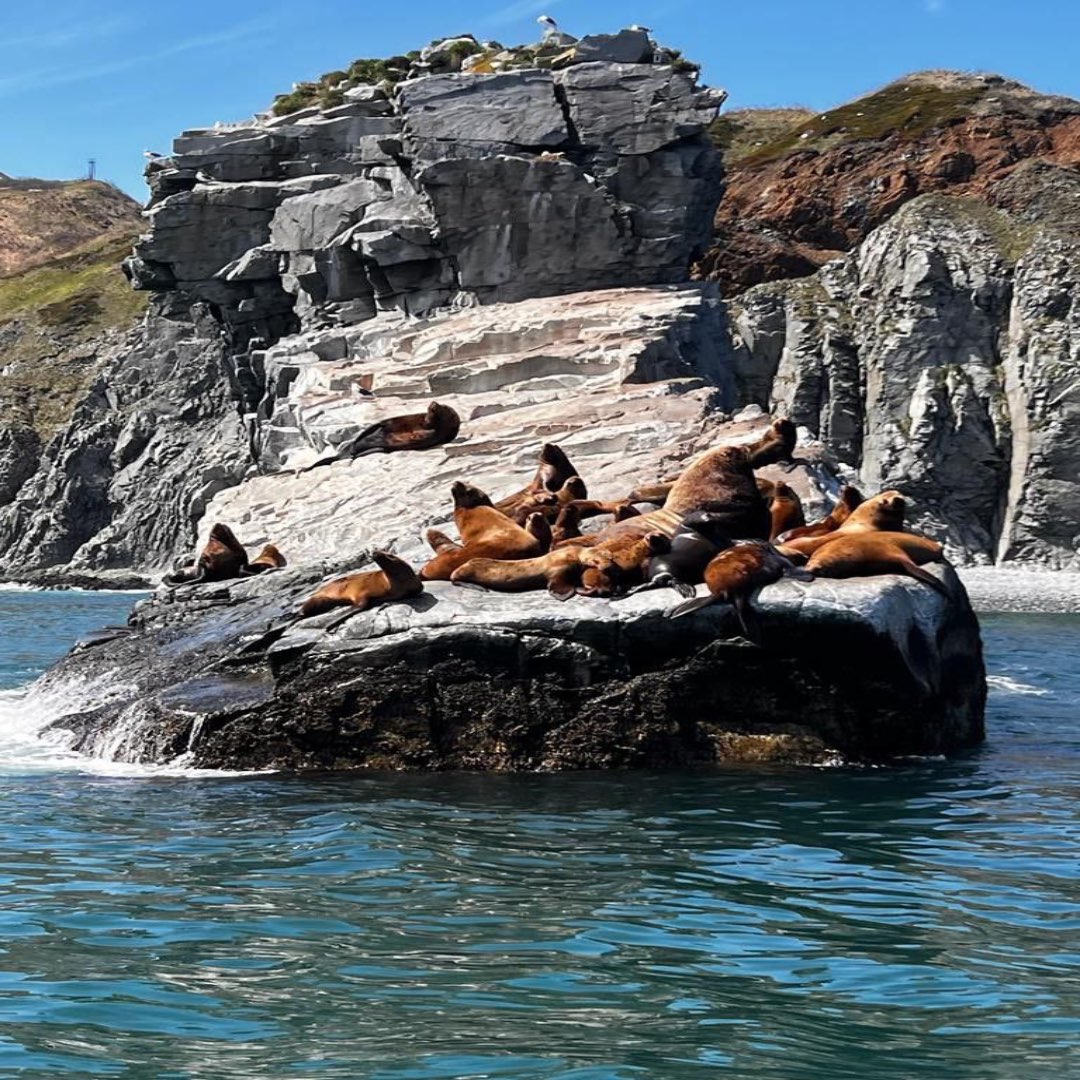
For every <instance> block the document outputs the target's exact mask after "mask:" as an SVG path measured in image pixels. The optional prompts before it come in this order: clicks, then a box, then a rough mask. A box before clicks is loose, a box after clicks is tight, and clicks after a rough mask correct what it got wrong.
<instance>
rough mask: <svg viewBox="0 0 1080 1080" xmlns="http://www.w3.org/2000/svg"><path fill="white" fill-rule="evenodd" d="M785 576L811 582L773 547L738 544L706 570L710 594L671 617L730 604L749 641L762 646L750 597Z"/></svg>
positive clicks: (671, 613) (679, 608) (676, 610)
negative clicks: (719, 604)
mask: <svg viewBox="0 0 1080 1080" xmlns="http://www.w3.org/2000/svg"><path fill="white" fill-rule="evenodd" d="M785 575H788V576H790V577H794V578H797V579H798V580H800V581H809V580H811V579H812V575H811V574H810V572H809V571H807V570H800V569H799V568H798V567H796V566H795V565H794V564H793V563H792V562H791V561H790V560H789V559H786V558H784V556H783V555H781V554H780V553H779V552H778V551H777V550H776V548H775V547H773V545H772V544H764V543H748V544H736V545H735V546H734V547H730V548H728V549H727V551H721V552H720V554H719V555H717V556H716V557H715V558H713V559H712V561H711V562H710V563H709V565H708V566H707V567H706V568H705V584H706V585H707V586H708V587H709V595H708V596H698V597H695V598H694V599H693V600H687V601H685V602H684V603H682V604H679V605H678V606H677V607H674V608H672V609H671V611H669V612H668V618H669V619H678V618H681V617H682V616H683V615H689V614H690V612H692V611H698V610H699V609H700V608H703V607H708V606H709V604H714V603H716V602H718V601H720V602H723V603H727V604H731V605H732V606H733V607H734V608H735V614H736V615H737V616H738V618H739V625H740V626H741V627H742V629H743V633H744V634H745V635H746V637H747V638H748V639H749V640H750V641H753V642H756V643H758V644H760V642H761V633H760V629H759V627H758V625H757V618H756V615H755V612H754V609H753V607H752V606H751V604H750V597H751V595H752V594H753V593H754V592H755V591H756V590H757V589H761V588H764V586H766V585H771V584H772V583H773V582H774V581H779V580H780V578H782V577H784V576H785Z"/></svg>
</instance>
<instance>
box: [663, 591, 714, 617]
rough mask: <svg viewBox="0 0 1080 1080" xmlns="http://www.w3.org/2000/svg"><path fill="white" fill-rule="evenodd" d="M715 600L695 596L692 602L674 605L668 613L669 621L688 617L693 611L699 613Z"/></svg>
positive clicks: (687, 601)
mask: <svg viewBox="0 0 1080 1080" xmlns="http://www.w3.org/2000/svg"><path fill="white" fill-rule="evenodd" d="M715 599H716V597H715V596H712V595H709V596H695V597H694V598H693V599H692V600H685V601H683V603H681V604H676V606H675V607H673V608H672V609H671V610H670V611H669V612H668V613H667V617H668V618H669V619H681V618H682V617H683V616H684V615H689V614H690V613H691V612H693V611H699V610H700V609H701V608H703V607H708V606H709V605H710V604H711V603H713V601H714V600H715Z"/></svg>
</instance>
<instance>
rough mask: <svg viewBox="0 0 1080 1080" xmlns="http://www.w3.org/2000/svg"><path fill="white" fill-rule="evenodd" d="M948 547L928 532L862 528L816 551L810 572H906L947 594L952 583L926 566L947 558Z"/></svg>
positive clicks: (858, 574)
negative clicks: (869, 530) (947, 584)
mask: <svg viewBox="0 0 1080 1080" xmlns="http://www.w3.org/2000/svg"><path fill="white" fill-rule="evenodd" d="M944 559H945V549H944V548H943V547H942V546H941V544H939V543H938V542H937V541H936V540H931V539H930V538H929V537H928V536H919V535H917V534H916V533H905V532H860V533H853V534H851V535H849V536H842V535H841V536H837V537H836V538H835V539H833V540H832V542H831V543H828V544H825V545H824V546H822V547H821V548H820V549H819V550H817V551H816V552H814V554H813V555H812V556H811V557H810V561H809V562H808V563H807V564H806V569H807V571H808V572H809V573H811V574H813V575H815V576H816V577H824V578H849V577H870V576H873V575H875V574H906V575H907V576H908V577H912V578H915V580H916V581H921V582H923V584H925V585H929V586H930V588H932V589H934V590H935V591H936V592H939V593H941V595H942V596H944V597H946V598H951V593H950V592H949V589H948V587H947V586H946V585H945V584H944V583H943V582H941V581H939V580H938V579H937V578H936V577H934V575H933V574H931V573H929V572H928V571H926V570H923V569H922V567H923V565H924V564H925V563H929V562H943V561H944Z"/></svg>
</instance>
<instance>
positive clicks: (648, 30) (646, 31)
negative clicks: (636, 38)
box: [630, 23, 652, 34]
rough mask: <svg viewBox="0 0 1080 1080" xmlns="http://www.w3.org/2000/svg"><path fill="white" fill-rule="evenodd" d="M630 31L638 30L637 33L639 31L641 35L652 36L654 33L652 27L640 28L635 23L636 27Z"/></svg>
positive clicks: (632, 27)
mask: <svg viewBox="0 0 1080 1080" xmlns="http://www.w3.org/2000/svg"><path fill="white" fill-rule="evenodd" d="M630 29H631V30H636V31H638V33H641V34H651V33H652V27H651V26H638V24H637V23H634V25H633V26H631V27H630Z"/></svg>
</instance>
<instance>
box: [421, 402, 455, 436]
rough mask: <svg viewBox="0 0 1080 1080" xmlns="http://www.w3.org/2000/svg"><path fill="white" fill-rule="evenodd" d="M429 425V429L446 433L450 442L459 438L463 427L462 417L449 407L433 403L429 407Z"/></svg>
mask: <svg viewBox="0 0 1080 1080" xmlns="http://www.w3.org/2000/svg"><path fill="white" fill-rule="evenodd" d="M427 423H428V426H429V427H431V428H434V429H435V430H436V431H441V432H444V433H445V434H446V436H447V441H449V440H450V439H453V438H456V437H457V433H458V430H459V428H460V427H461V417H460V416H458V414H457V411H456V410H454V409H451V408H450V406H449V405H443V404H441V403H440V402H438V401H433V402H432V403H431V404H430V405H429V406H428V407H427Z"/></svg>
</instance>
